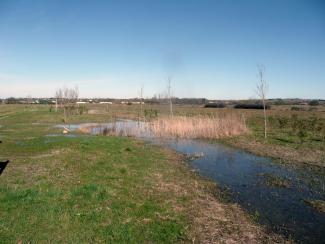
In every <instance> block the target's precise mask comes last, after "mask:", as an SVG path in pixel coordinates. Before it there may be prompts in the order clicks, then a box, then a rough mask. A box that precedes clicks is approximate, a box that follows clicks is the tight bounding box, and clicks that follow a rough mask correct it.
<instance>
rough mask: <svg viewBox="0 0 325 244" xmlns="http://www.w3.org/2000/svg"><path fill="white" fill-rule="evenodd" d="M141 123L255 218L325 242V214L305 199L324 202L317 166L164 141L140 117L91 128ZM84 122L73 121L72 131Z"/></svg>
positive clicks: (147, 136) (141, 133)
mask: <svg viewBox="0 0 325 244" xmlns="http://www.w3.org/2000/svg"><path fill="white" fill-rule="evenodd" d="M126 125H127V126H128V127H130V128H131V127H139V126H140V127H141V129H140V130H138V132H137V133H136V136H137V137H138V138H141V139H142V140H146V141H149V142H150V143H154V144H158V145H162V146H165V147H169V148H171V149H173V150H175V151H177V152H179V153H182V154H185V155H187V156H188V157H189V158H190V159H191V160H189V164H190V165H191V166H192V167H193V168H194V169H195V170H196V171H197V172H198V173H199V174H201V175H202V176H205V177H208V178H209V179H211V180H213V181H215V182H216V183H217V184H218V185H219V186H220V187H221V189H223V190H225V191H226V192H227V194H228V196H229V197H230V199H231V201H233V202H236V203H238V204H240V205H241V206H242V207H243V208H244V209H246V210H247V211H248V212H249V213H251V214H252V215H253V216H254V217H255V219H256V220H257V221H258V222H259V223H261V224H263V225H265V226H267V227H269V228H270V229H272V231H274V232H276V233H280V234H283V235H285V236H287V237H290V238H292V239H294V240H295V241H297V242H303V243H324V241H325V214H324V213H320V212H318V211H317V210H316V209H314V208H313V207H311V206H310V205H309V204H307V203H306V200H325V179H324V175H322V174H318V172H315V171H313V170H305V169H300V168H292V167H288V166H285V165H281V164H279V163H275V162H273V161H272V160H271V159H269V158H265V157H259V156H256V155H254V154H251V153H248V152H245V151H243V150H240V149H235V148H232V147H229V146H225V145H222V144H218V143H209V142H206V141H200V140H191V139H161V138H155V137H154V136H153V135H152V134H151V133H149V132H148V131H146V130H143V128H144V126H143V124H141V123H139V122H135V121H118V122H116V123H114V125H112V124H111V123H107V124H100V125H98V126H91V130H90V133H91V134H100V133H101V130H102V129H103V128H104V127H105V126H108V127H112V126H115V127H117V128H120V129H123V127H124V126H126ZM80 126H85V125H72V126H71V127H70V128H73V130H76V129H78V128H79V127H80Z"/></svg>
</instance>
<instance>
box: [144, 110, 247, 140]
mask: <svg viewBox="0 0 325 244" xmlns="http://www.w3.org/2000/svg"><path fill="white" fill-rule="evenodd" d="M150 128H151V130H152V132H153V133H154V134H155V135H156V136H160V137H181V138H204V139H217V138H223V137H228V136H235V135H240V134H243V133H246V132H248V129H247V127H246V123H245V120H244V119H243V118H241V117H240V116H238V115H236V116H235V115H232V114H229V115H224V116H220V117H185V116H177V117H173V118H160V119H157V120H155V121H153V122H152V123H151V126H150Z"/></svg>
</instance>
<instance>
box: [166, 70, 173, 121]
mask: <svg viewBox="0 0 325 244" xmlns="http://www.w3.org/2000/svg"><path fill="white" fill-rule="evenodd" d="M171 82H172V78H171V77H170V76H169V77H168V78H167V94H168V100H169V110H170V111H169V114H170V117H173V116H174V115H173V102H172V87H171Z"/></svg>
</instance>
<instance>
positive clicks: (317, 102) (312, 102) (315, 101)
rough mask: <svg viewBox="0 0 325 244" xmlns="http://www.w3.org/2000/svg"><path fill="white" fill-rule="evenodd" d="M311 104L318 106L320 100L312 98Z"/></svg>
mask: <svg viewBox="0 0 325 244" xmlns="http://www.w3.org/2000/svg"><path fill="white" fill-rule="evenodd" d="M308 104H309V105H310V106H318V105H319V101H318V100H312V101H310V102H309V103H308Z"/></svg>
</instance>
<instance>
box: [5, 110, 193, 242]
mask: <svg viewBox="0 0 325 244" xmlns="http://www.w3.org/2000/svg"><path fill="white" fill-rule="evenodd" d="M58 121H60V117H59V116H56V115H54V116H52V113H49V112H48V111H47V110H46V109H41V110H37V111H33V110H32V109H23V110H18V111H16V113H13V114H11V116H9V117H7V118H4V119H2V120H1V122H0V124H1V125H2V126H1V127H0V137H1V139H2V140H3V141H4V142H3V144H1V145H0V157H1V159H5V158H8V159H10V160H11V162H10V164H9V165H8V166H7V168H6V169H5V171H4V173H3V174H2V175H1V177H0V240H1V243H14V242H18V241H20V240H22V241H23V242H24V243H27V242H31V243H38V242H51V241H55V242H71V243H83V242H88V243H89V242H118V243H143V242H154V243H172V242H176V241H181V240H186V238H187V233H186V226H187V225H188V219H187V218H186V217H185V216H184V214H183V213H180V212H177V211H175V210H173V206H172V205H171V203H169V202H168V201H167V200H168V199H169V198H171V197H172V198H173V199H177V196H175V195H172V194H171V193H168V192H159V191H156V190H155V189H156V180H155V176H154V175H155V174H157V173H160V172H166V171H168V170H169V167H170V164H169V163H168V159H167V156H166V154H165V153H164V152H162V151H161V150H160V149H158V148H157V147H153V146H148V145H146V144H144V143H140V142H138V141H135V140H132V139H129V138H118V137H88V136H80V137H76V138H67V137H63V136H59V137H47V136H46V134H48V133H53V132H56V131H57V129H55V128H53V127H52V125H53V124H54V123H56V122H58ZM35 122H38V123H41V124H35V125H32V123H35ZM42 123H49V124H42ZM174 173H175V174H182V172H179V173H177V172H176V171H175V172H174ZM183 173H184V172H183ZM169 177H173V176H172V175H170V176H169ZM180 201H181V200H180Z"/></svg>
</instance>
